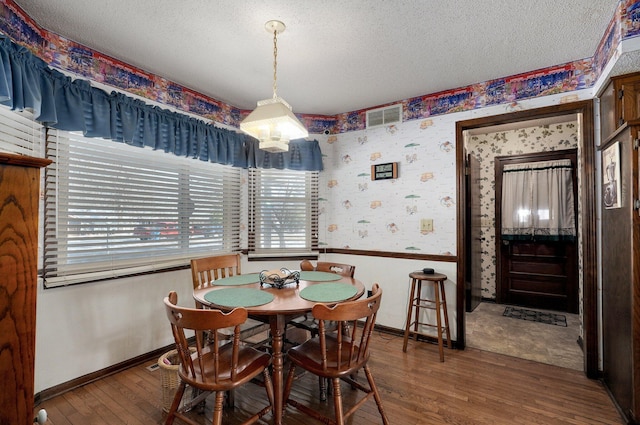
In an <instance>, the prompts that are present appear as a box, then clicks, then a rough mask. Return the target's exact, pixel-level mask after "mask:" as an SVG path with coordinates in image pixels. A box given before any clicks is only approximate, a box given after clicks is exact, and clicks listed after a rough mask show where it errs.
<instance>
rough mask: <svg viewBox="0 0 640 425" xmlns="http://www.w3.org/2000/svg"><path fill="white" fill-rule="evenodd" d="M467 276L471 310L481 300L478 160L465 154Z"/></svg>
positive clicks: (468, 303)
mask: <svg viewBox="0 0 640 425" xmlns="http://www.w3.org/2000/svg"><path fill="white" fill-rule="evenodd" d="M466 202H467V216H466V221H467V226H466V228H467V229H468V231H467V238H468V240H467V243H466V246H467V249H468V252H467V261H468V265H467V268H466V270H467V276H466V279H465V282H466V298H467V299H466V311H467V312H472V311H473V310H475V309H476V307H478V305H479V304H480V302H481V301H482V280H481V277H482V274H481V273H482V269H481V261H482V227H481V222H480V218H481V217H480V205H481V199H480V161H479V160H478V159H477V158H476V157H474V156H473V155H467V199H466Z"/></svg>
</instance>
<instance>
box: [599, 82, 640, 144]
mask: <svg viewBox="0 0 640 425" xmlns="http://www.w3.org/2000/svg"><path fill="white" fill-rule="evenodd" d="M639 119H640V72H638V73H634V74H627V75H620V76H618V77H612V78H611V81H609V84H607V86H606V88H605V90H604V92H603V93H602V94H601V95H600V135H601V139H602V140H605V139H607V138H608V137H609V136H611V135H612V134H613V132H614V131H615V130H617V129H618V128H620V127H621V126H622V125H623V124H625V123H628V122H630V121H635V120H639Z"/></svg>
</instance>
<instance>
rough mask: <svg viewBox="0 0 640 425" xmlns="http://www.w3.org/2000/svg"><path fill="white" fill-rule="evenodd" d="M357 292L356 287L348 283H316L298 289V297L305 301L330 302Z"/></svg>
mask: <svg viewBox="0 0 640 425" xmlns="http://www.w3.org/2000/svg"><path fill="white" fill-rule="evenodd" d="M357 293H358V289H357V288H356V287H355V286H353V285H349V284H348V283H318V284H317V285H311V286H307V287H306V288H303V289H302V291H300V297H302V298H304V299H305V300H307V301H314V302H319V303H330V302H337V301H344V300H347V299H349V298H351V297H353V296H354V295H355V294H357Z"/></svg>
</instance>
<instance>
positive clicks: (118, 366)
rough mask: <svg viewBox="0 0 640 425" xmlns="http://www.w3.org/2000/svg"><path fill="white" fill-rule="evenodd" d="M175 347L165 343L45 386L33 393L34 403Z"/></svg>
mask: <svg viewBox="0 0 640 425" xmlns="http://www.w3.org/2000/svg"><path fill="white" fill-rule="evenodd" d="M174 348H175V345H174V344H171V345H167V346H165V347H162V348H158V349H157V350H153V351H150V352H148V353H145V354H142V355H140V356H137V357H134V358H132V359H129V360H125V361H124V362H120V363H117V364H114V365H112V366H109V367H106V368H104V369H100V370H97V371H95V372H92V373H89V374H87V375H84V376H80V377H78V378H75V379H72V380H71V381H67V382H64V383H62V384H59V385H56V386H54V387H51V388H47V389H45V390H42V391H40V392H39V393H37V394H36V395H35V405H36V406H38V405H39V404H40V403H42V402H43V401H46V400H49V399H51V398H53V397H56V396H59V395H61V394H63V393H65V392H67V391H70V390H73V389H75V388H79V387H82V386H83V385H86V384H89V383H91V382H94V381H97V380H99V379H101V378H104V377H106V376H109V375H113V374H114V373H118V372H121V371H123V370H125V369H128V368H130V367H133V366H137V365H139V364H141V363H145V362H148V361H150V360H156V359H158V358H159V357H160V356H161V355H163V354H164V353H166V352H167V351H169V350H172V349H174Z"/></svg>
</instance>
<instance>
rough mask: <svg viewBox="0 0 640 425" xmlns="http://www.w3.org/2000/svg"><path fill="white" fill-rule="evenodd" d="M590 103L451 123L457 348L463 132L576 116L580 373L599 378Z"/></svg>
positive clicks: (461, 309)
mask: <svg viewBox="0 0 640 425" xmlns="http://www.w3.org/2000/svg"><path fill="white" fill-rule="evenodd" d="M593 103H594V101H593V100H584V101H580V102H573V103H564V104H559V105H553V106H547V107H544V108H537V109H531V110H525V111H517V112H512V113H508V114H502V115H494V116H489V117H483V118H475V119H470V120H464V121H458V122H456V187H457V199H458V202H457V217H456V220H457V223H458V229H457V247H456V251H457V253H456V254H457V257H458V262H457V270H456V274H457V278H456V331H457V333H456V334H457V343H458V344H457V345H458V346H459V347H460V348H464V347H465V332H466V326H465V276H466V262H467V259H466V252H465V251H466V249H465V246H464V243H465V237H466V234H467V231H468V230H467V224H466V222H465V216H466V200H465V194H466V182H465V158H464V150H465V149H464V147H465V146H464V141H465V138H464V132H465V131H467V130H471V129H477V128H483V127H489V126H495V125H502V124H510V123H517V122H521V121H528V120H534V119H541V118H552V117H557V116H561V115H570V114H577V115H578V120H579V123H580V140H579V143H580V147H579V152H580V155H581V159H582V162H581V167H580V168H579V169H578V172H579V173H580V188H581V196H582V197H581V205H580V213H581V216H582V232H581V235H582V250H581V252H580V255H581V256H582V270H581V271H582V307H583V309H582V311H583V322H582V323H583V341H582V348H583V351H584V370H585V372H586V375H587V376H588V377H589V378H592V379H596V378H598V355H599V347H598V312H597V308H598V302H597V301H598V300H597V295H598V279H597V245H596V243H597V239H596V231H597V226H596V186H595V184H596V178H595V177H596V176H595V173H596V162H595V142H594V119H595V117H594V105H593Z"/></svg>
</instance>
